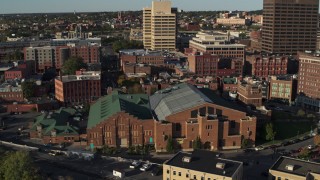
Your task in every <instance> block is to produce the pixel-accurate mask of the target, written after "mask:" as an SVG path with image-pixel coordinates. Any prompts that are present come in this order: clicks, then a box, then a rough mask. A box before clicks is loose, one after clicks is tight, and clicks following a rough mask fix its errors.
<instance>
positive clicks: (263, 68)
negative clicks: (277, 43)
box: [246, 54, 289, 78]
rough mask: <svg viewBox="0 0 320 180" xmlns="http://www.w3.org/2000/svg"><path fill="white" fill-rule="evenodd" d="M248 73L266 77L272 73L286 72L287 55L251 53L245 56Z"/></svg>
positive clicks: (287, 64) (282, 73)
mask: <svg viewBox="0 0 320 180" xmlns="http://www.w3.org/2000/svg"><path fill="white" fill-rule="evenodd" d="M246 59H247V60H246V65H247V66H246V70H247V73H248V75H251V76H256V77H260V78H268V77H269V76H272V75H285V74H288V71H289V70H288V66H289V59H288V56H275V55H274V56H272V55H271V56H264V55H261V54H259V55H251V56H247V57H246Z"/></svg>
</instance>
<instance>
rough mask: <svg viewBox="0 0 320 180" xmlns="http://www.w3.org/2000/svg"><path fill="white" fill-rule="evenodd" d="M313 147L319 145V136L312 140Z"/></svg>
mask: <svg viewBox="0 0 320 180" xmlns="http://www.w3.org/2000/svg"><path fill="white" fill-rule="evenodd" d="M313 140H314V144H315V145H320V135H316V136H314V138H313Z"/></svg>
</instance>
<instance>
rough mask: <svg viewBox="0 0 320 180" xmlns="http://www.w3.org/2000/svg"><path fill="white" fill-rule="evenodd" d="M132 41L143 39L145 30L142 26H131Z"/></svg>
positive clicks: (130, 37)
mask: <svg viewBox="0 0 320 180" xmlns="http://www.w3.org/2000/svg"><path fill="white" fill-rule="evenodd" d="M129 39H130V41H143V30H142V29H141V28H131V30H130V36H129Z"/></svg>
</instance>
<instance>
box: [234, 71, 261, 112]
mask: <svg viewBox="0 0 320 180" xmlns="http://www.w3.org/2000/svg"><path fill="white" fill-rule="evenodd" d="M237 90H238V91H237V93H238V100H239V101H241V102H243V103H244V104H247V105H252V106H255V107H260V106H262V85H261V84H260V82H259V81H257V80H256V79H253V78H251V77H247V78H244V79H243V80H242V81H239V82H238V87H237Z"/></svg>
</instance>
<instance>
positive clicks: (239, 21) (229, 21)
mask: <svg viewBox="0 0 320 180" xmlns="http://www.w3.org/2000/svg"><path fill="white" fill-rule="evenodd" d="M250 23H251V20H250V19H244V18H234V17H231V18H217V24H222V25H227V26H234V25H240V26H245V25H250Z"/></svg>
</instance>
